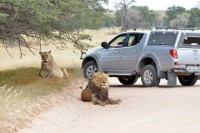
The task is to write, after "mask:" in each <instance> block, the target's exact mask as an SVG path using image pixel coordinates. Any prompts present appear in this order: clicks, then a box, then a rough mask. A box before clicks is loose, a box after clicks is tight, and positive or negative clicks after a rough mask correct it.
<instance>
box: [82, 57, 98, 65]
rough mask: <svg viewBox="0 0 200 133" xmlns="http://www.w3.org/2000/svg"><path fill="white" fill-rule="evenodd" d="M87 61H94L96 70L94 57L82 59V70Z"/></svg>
mask: <svg viewBox="0 0 200 133" xmlns="http://www.w3.org/2000/svg"><path fill="white" fill-rule="evenodd" d="M89 61H94V62H95V63H96V65H97V68H98V64H97V61H96V59H95V58H94V57H91V56H89V57H86V58H84V59H83V62H82V65H81V67H82V68H83V67H84V65H85V64H86V63H87V62H89Z"/></svg>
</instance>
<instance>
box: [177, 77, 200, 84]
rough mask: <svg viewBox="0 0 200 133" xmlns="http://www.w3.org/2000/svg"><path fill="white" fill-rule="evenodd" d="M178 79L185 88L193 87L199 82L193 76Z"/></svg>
mask: <svg viewBox="0 0 200 133" xmlns="http://www.w3.org/2000/svg"><path fill="white" fill-rule="evenodd" d="M178 79H179V82H180V83H181V84H182V85H183V86H193V85H195V83H196V82H197V80H198V77H197V76H195V75H194V74H193V75H191V76H179V77H178Z"/></svg>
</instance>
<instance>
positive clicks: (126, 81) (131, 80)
mask: <svg viewBox="0 0 200 133" xmlns="http://www.w3.org/2000/svg"><path fill="white" fill-rule="evenodd" d="M118 80H119V82H120V83H122V84H123V85H133V84H135V83H136V82H137V80H138V77H137V76H125V77H118Z"/></svg>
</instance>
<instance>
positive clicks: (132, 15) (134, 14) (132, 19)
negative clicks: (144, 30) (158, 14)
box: [126, 8, 142, 31]
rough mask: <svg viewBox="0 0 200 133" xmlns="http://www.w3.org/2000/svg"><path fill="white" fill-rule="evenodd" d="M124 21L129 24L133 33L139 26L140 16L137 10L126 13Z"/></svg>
mask: <svg viewBox="0 0 200 133" xmlns="http://www.w3.org/2000/svg"><path fill="white" fill-rule="evenodd" d="M126 20H127V22H128V23H129V27H130V28H133V29H134V31H136V30H137V28H139V27H140V26H141V21H142V18H141V15H140V11H139V10H138V9H133V8H132V9H129V10H128V12H127V16H126Z"/></svg>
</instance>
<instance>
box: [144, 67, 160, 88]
mask: <svg viewBox="0 0 200 133" xmlns="http://www.w3.org/2000/svg"><path fill="white" fill-rule="evenodd" d="M141 79H142V84H143V85H144V86H145V87H153V86H158V85H159V83H160V78H158V76H157V72H156V68H155V66H153V65H146V66H144V67H143V68H142V73H141Z"/></svg>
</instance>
